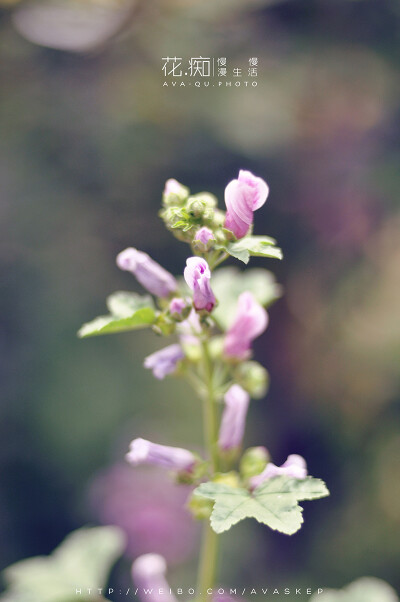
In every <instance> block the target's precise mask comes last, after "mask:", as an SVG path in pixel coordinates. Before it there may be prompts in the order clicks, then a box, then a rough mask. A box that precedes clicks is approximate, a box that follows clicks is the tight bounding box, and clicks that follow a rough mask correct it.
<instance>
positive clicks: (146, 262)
mask: <svg viewBox="0 0 400 602" xmlns="http://www.w3.org/2000/svg"><path fill="white" fill-rule="evenodd" d="M117 266H118V267H119V268H120V269H121V270H126V271H127V272H131V273H132V274H133V275H134V276H136V278H137V280H138V281H139V282H140V284H141V285H142V286H143V287H144V288H145V289H146V290H148V291H149V293H152V294H153V295H155V296H156V297H168V296H169V295H170V294H171V293H174V292H175V291H176V289H177V288H178V284H177V282H176V280H175V278H174V277H173V276H172V274H170V273H169V272H167V270H165V269H164V268H163V267H161V266H160V265H159V264H158V263H157V262H155V261H154V260H153V259H151V257H149V255H147V253H143V252H142V251H138V250H137V249H134V248H133V247H129V248H128V249H125V251H122V252H121V253H119V255H117Z"/></svg>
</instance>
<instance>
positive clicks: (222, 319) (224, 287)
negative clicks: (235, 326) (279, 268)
mask: <svg viewBox="0 0 400 602" xmlns="http://www.w3.org/2000/svg"><path fill="white" fill-rule="evenodd" d="M211 282H212V288H213V291H214V293H215V295H216V297H217V299H218V306H217V307H216V308H215V309H214V311H213V317H215V319H216V320H217V322H218V324H219V325H220V326H221V327H222V328H223V329H224V330H226V329H227V328H228V327H229V326H230V325H231V324H232V322H233V320H234V318H235V313H236V305H237V300H238V297H239V295H241V293H244V292H245V291H248V292H250V293H252V294H253V296H254V298H255V299H256V300H257V301H258V302H259V303H260V305H263V306H266V307H268V306H269V305H271V304H272V303H273V302H274V301H276V299H279V297H280V296H281V287H280V286H279V285H278V284H277V282H276V280H275V276H274V275H273V274H272V273H271V272H269V271H268V270H264V269H263V268H252V269H249V270H246V271H245V272H241V271H240V270H239V269H238V268H237V267H226V268H219V269H218V270H216V271H215V272H213V275H212V281H211Z"/></svg>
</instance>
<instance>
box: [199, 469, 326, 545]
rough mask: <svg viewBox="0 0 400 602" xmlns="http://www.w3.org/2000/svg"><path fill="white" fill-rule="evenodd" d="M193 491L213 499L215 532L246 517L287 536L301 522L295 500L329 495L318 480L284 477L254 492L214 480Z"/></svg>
mask: <svg viewBox="0 0 400 602" xmlns="http://www.w3.org/2000/svg"><path fill="white" fill-rule="evenodd" d="M195 492H196V495H200V496H203V497H205V498H208V499H211V500H213V501H214V502H215V503H214V508H213V511H212V514H211V519H210V523H211V527H212V528H213V529H214V531H215V532H216V533H223V532H224V531H227V530H228V529H230V528H231V527H232V526H233V525H235V524H236V523H238V522H239V521H241V520H243V519H245V518H255V519H256V520H257V521H258V522H260V523H263V524H265V525H267V526H268V527H270V528H271V529H274V530H276V531H280V532H281V533H286V534H287V535H292V534H293V533H296V531H298V530H299V529H300V527H301V525H302V523H303V516H302V512H303V509H302V507H301V506H300V505H299V503H298V502H300V501H303V500H313V499H318V498H322V497H326V496H327V495H329V491H328V489H327V487H326V485H325V483H324V482H323V481H321V480H319V479H314V478H313V477H307V478H306V479H302V480H300V479H293V478H291V477H285V476H279V477H275V478H273V479H269V480H268V481H266V482H265V483H262V485H260V486H259V487H257V488H256V489H255V490H254V491H253V492H249V491H248V490H247V489H244V488H242V487H238V488H234V487H230V486H228V485H223V484H221V483H213V482H209V483H202V484H201V485H200V486H199V487H198V488H197V489H196V490H195Z"/></svg>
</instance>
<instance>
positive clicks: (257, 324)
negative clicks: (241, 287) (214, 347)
mask: <svg viewBox="0 0 400 602" xmlns="http://www.w3.org/2000/svg"><path fill="white" fill-rule="evenodd" d="M267 325H268V314H267V312H266V311H265V309H264V308H263V307H261V305H260V304H259V303H257V301H256V300H255V299H254V297H253V295H252V294H251V293H248V292H245V293H242V294H241V295H240V296H239V299H238V303H237V310H236V317H235V320H234V322H233V324H232V326H231V327H230V328H229V329H228V331H227V333H226V336H225V343H224V352H225V355H227V356H230V357H235V358H237V359H245V358H246V357H248V355H249V351H250V347H251V343H252V341H253V340H254V339H255V338H257V337H258V336H260V334H262V333H263V332H264V330H265V329H266V327H267Z"/></svg>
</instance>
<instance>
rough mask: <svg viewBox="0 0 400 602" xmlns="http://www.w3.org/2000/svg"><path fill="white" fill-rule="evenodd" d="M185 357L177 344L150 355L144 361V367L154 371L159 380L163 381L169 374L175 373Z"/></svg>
mask: <svg viewBox="0 0 400 602" xmlns="http://www.w3.org/2000/svg"><path fill="white" fill-rule="evenodd" d="M184 357H185V354H184V353H183V350H182V347H181V346H180V345H178V344H177V343H175V344H173V345H168V346H167V347H164V348H163V349H160V350H159V351H156V352H155V353H152V354H151V355H148V356H147V357H146V359H145V360H144V367H145V368H149V369H150V370H152V371H153V375H154V376H155V377H156V378H157V379H158V380H162V379H163V378H165V377H166V376H167V374H171V373H172V372H175V370H176V366H177V363H178V362H179V361H180V360H183V358H184Z"/></svg>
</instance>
